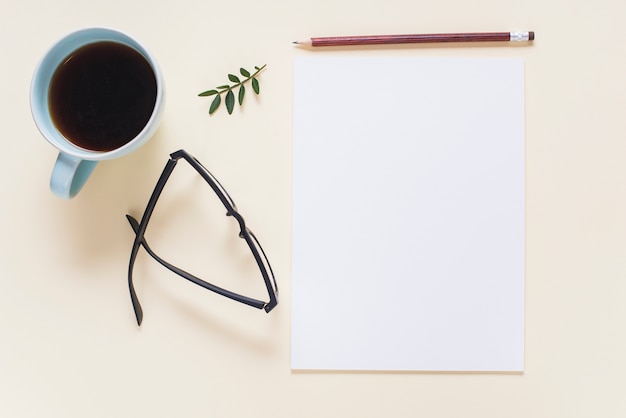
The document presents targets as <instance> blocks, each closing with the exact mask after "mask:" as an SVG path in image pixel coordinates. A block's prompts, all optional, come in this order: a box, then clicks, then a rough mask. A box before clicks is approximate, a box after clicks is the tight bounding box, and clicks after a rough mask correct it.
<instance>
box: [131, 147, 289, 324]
mask: <svg viewBox="0 0 626 418" xmlns="http://www.w3.org/2000/svg"><path fill="white" fill-rule="evenodd" d="M181 158H182V159H183V160H185V161H187V162H188V163H189V164H190V165H191V166H192V167H193V168H194V169H195V170H196V171H197V172H198V174H200V175H201V176H202V178H204V180H205V181H206V182H207V183H208V184H209V186H211V189H213V191H214V192H215V194H216V195H217V197H218V198H219V199H220V201H221V202H222V204H223V205H224V207H225V208H226V216H232V217H234V218H235V219H236V220H237V222H238V223H239V231H240V232H239V237H240V238H242V239H244V240H245V241H246V243H247V244H248V247H249V248H250V250H251V251H252V255H253V256H254V259H255V261H256V263H257V265H258V266H259V270H260V272H261V276H263V281H264V282H265V287H266V288H267V293H268V296H269V301H268V302H264V301H261V300H258V299H254V298H250V297H247V296H244V295H240V294H239V293H235V292H231V291H229V290H226V289H224V288H222V287H219V286H216V285H214V284H211V283H209V282H206V281H204V280H202V279H200V278H198V277H196V276H194V275H193V274H190V273H188V272H186V271H185V270H182V269H180V268H178V267H176V266H174V265H172V264H170V263H168V262H167V261H165V260H163V259H162V258H161V257H159V256H158V255H156V254H155V253H154V251H152V249H151V248H150V246H149V245H148V243H147V242H146V239H145V238H144V234H145V232H146V228H147V226H148V222H149V221H150V217H151V216H152V212H153V211H154V207H155V205H156V203H157V200H158V199H159V196H160V195H161V192H162V191H163V188H164V187H165V183H167V180H168V179H169V177H170V175H171V174H172V171H174V167H176V163H177V162H178V160H180V159H181ZM126 218H127V219H128V222H130V226H131V227H132V228H133V231H135V242H134V243H133V248H132V252H131V254H130V262H129V265H128V287H129V289H130V299H131V301H132V304H133V309H134V311H135V316H136V318H137V324H138V325H141V322H142V321H143V309H142V308H141V304H140V303H139V299H138V298H137V293H136V292H135V286H134V285H133V267H134V265H135V260H136V258H137V253H138V252H139V247H141V246H143V248H144V249H145V250H146V252H147V253H148V254H149V255H150V256H151V257H152V258H154V259H155V260H156V261H158V262H159V263H160V264H161V265H162V266H164V267H165V268H167V269H168V270H170V271H172V272H174V273H175V274H177V275H179V276H181V277H183V278H185V279H187V280H189V281H190V282H192V283H195V284H196V285H198V286H201V287H203V288H205V289H208V290H211V291H213V292H215V293H217V294H220V295H222V296H225V297H227V298H230V299H232V300H235V301H237V302H241V303H243V304H246V305H249V306H252V307H254V308H257V309H263V310H265V312H270V311H271V310H272V309H274V307H276V305H278V286H277V285H276V278H275V277H274V272H273V271H272V267H271V266H270V263H269V260H268V259H267V256H266V255H265V251H263V248H262V247H261V244H260V243H259V241H258V240H257V238H256V236H255V235H254V234H253V233H252V231H251V230H250V229H249V228H248V227H247V226H246V223H245V221H244V219H243V217H242V216H241V214H240V213H239V212H238V211H237V206H236V205H235V202H234V201H233V199H232V198H231V197H230V195H229V194H228V192H227V191H226V190H225V189H224V187H223V186H222V185H221V184H220V182H219V181H218V180H217V179H216V178H215V177H214V176H213V175H212V174H211V173H210V172H209V170H207V169H206V168H205V167H204V166H203V165H202V164H201V163H200V162H199V161H198V160H197V159H196V158H195V157H193V156H192V155H190V154H189V153H187V152H186V151H185V150H179V151H176V152H174V153H172V154H170V159H169V160H168V162H167V164H166V165H165V168H164V169H163V172H162V173H161V177H160V178H159V180H158V182H157V184H156V186H155V188H154V191H153V192H152V196H151V197H150V200H149V201H148V206H147V207H146V210H145V211H144V214H143V216H142V218H141V222H137V220H136V219H135V218H133V217H132V216H130V215H126Z"/></svg>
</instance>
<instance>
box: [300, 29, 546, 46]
mask: <svg viewBox="0 0 626 418" xmlns="http://www.w3.org/2000/svg"><path fill="white" fill-rule="evenodd" d="M534 39H535V32H481V33H439V34H418V35H374V36H335V37H321V38H311V39H310V40H307V41H295V42H294V44H297V45H303V46H314V47H318V46H349V45H384V44H409V43H441V42H527V41H532V40H534Z"/></svg>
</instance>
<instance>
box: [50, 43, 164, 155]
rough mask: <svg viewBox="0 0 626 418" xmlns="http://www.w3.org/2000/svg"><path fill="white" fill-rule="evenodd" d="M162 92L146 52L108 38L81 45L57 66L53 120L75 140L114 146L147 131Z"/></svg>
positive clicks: (93, 147) (101, 148)
mask: <svg viewBox="0 0 626 418" xmlns="http://www.w3.org/2000/svg"><path fill="white" fill-rule="evenodd" d="M156 96H157V82H156V77H155V74H154V71H153V70H152V67H151V66H150V64H149V63H148V61H147V60H146V59H145V58H144V57H143V55H141V54H140V53H139V52H137V51H136V50H134V49H133V48H131V47H129V46H126V45H123V44H119V43H116V42H108V41H102V42H96V43H93V44H89V45H85V46H83V47H81V48H79V49H77V50H76V51H74V52H73V53H72V54H71V55H69V56H68V57H67V58H66V59H65V60H64V61H63V63H62V64H61V65H60V66H59V67H58V68H57V69H56V71H55V73H54V75H53V76H52V79H51V82H50V89H49V94H48V105H49V108H50V114H51V115H52V121H53V123H54V124H55V126H56V127H57V129H58V130H59V131H60V132H61V134H63V136H65V137H66V138H67V139H68V140H69V141H71V142H72V143H73V144H75V145H77V146H78V147H80V148H84V149H88V150H92V151H110V150H114V149H116V148H119V147H121V146H123V145H124V144H126V143H128V142H129V141H131V140H132V139H133V138H135V137H136V136H137V135H138V134H139V133H140V132H141V130H142V129H143V128H144V126H146V124H147V122H148V120H149V119H150V116H151V115H152V111H153V109H154V105H155V103H156Z"/></svg>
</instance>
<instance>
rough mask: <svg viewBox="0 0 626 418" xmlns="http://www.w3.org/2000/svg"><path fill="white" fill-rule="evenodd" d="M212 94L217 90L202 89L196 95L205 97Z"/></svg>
mask: <svg viewBox="0 0 626 418" xmlns="http://www.w3.org/2000/svg"><path fill="white" fill-rule="evenodd" d="M214 94H217V90H207V91H203V92H202V93H200V94H198V96H200V97H206V96H213V95H214Z"/></svg>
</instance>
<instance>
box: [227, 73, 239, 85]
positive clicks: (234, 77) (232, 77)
mask: <svg viewBox="0 0 626 418" xmlns="http://www.w3.org/2000/svg"><path fill="white" fill-rule="evenodd" d="M228 79H229V80H230V81H232V82H233V83H241V80H239V77H237V76H236V75H234V74H228Z"/></svg>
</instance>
